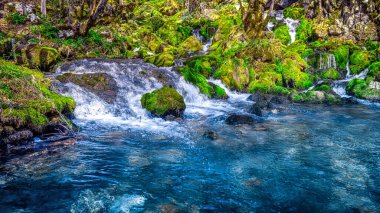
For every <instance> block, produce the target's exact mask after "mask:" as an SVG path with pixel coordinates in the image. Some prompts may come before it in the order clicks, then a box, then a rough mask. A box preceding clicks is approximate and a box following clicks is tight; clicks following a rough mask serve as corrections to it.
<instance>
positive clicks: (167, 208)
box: [159, 204, 181, 213]
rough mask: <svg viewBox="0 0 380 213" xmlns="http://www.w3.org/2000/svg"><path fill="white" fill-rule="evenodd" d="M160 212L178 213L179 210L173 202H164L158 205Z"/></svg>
mask: <svg viewBox="0 0 380 213" xmlns="http://www.w3.org/2000/svg"><path fill="white" fill-rule="evenodd" d="M159 212H160V213H180V212H181V210H180V209H179V208H178V207H177V206H175V205H173V204H164V205H161V206H160V207H159Z"/></svg>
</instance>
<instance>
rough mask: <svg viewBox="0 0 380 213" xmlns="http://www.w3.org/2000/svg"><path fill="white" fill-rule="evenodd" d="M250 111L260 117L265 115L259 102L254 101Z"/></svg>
mask: <svg viewBox="0 0 380 213" xmlns="http://www.w3.org/2000/svg"><path fill="white" fill-rule="evenodd" d="M248 112H249V113H251V114H254V115H257V116H260V117H261V116H263V112H262V111H261V107H260V106H259V104H258V103H254V104H253V105H252V107H251V108H250V109H249V111H248Z"/></svg>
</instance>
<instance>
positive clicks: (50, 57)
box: [16, 43, 60, 72]
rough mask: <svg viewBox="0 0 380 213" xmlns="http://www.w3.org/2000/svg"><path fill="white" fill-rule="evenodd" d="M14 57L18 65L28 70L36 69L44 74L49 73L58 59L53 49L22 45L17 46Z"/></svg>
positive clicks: (56, 52) (56, 51) (36, 45)
mask: <svg viewBox="0 0 380 213" xmlns="http://www.w3.org/2000/svg"><path fill="white" fill-rule="evenodd" d="M16 55H17V63H18V64H20V65H28V67H29V68H38V69H40V70H41V71H44V72H49V71H51V70H52V68H53V67H54V65H55V64H56V63H57V62H58V60H59V57H60V55H59V52H58V50H57V49H55V48H52V47H47V46H40V45H38V44H29V45H25V44H22V43H18V44H17V48H16Z"/></svg>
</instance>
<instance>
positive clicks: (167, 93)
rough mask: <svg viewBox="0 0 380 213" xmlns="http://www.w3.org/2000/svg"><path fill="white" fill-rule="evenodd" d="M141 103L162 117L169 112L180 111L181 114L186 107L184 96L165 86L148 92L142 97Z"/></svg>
mask: <svg viewBox="0 0 380 213" xmlns="http://www.w3.org/2000/svg"><path fill="white" fill-rule="evenodd" d="M141 105H142V107H143V108H145V109H147V110H148V111H149V112H151V113H153V114H155V115H157V116H159V117H162V116H166V115H167V114H168V113H170V112H172V113H175V112H178V113H177V115H178V116H180V114H181V113H179V112H183V111H184V110H185V108H186V105H185V101H184V99H183V97H182V96H181V95H180V94H179V93H178V92H177V91H176V90H175V89H173V88H170V87H163V88H161V89H158V90H155V91H153V92H151V93H146V94H144V95H143V96H142V98H141Z"/></svg>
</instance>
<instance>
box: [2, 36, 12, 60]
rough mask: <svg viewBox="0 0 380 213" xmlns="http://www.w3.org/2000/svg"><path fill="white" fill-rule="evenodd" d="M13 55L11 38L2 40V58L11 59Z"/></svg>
mask: <svg viewBox="0 0 380 213" xmlns="http://www.w3.org/2000/svg"><path fill="white" fill-rule="evenodd" d="M11 54H12V42H11V39H10V38H4V39H0V56H1V57H10V56H11Z"/></svg>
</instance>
